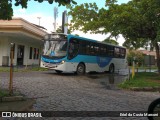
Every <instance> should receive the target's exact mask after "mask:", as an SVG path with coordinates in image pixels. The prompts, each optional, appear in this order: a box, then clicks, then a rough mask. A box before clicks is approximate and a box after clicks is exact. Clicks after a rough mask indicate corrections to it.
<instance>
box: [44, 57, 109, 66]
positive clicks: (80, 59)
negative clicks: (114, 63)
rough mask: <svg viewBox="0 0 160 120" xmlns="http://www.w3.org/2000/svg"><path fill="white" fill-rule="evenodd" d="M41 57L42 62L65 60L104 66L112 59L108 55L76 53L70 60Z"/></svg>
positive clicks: (54, 62)
mask: <svg viewBox="0 0 160 120" xmlns="http://www.w3.org/2000/svg"><path fill="white" fill-rule="evenodd" d="M41 59H42V61H44V62H47V63H53V64H56V63H60V62H62V60H65V61H66V62H75V63H79V62H84V63H94V64H98V66H99V67H106V66H107V65H108V64H109V63H110V61H111V60H112V58H110V57H99V56H87V55H77V56H76V57H75V58H73V59H71V60H68V59H66V58H63V59H58V60H53V59H47V58H44V57H42V58H41Z"/></svg>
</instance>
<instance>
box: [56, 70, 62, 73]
mask: <svg viewBox="0 0 160 120" xmlns="http://www.w3.org/2000/svg"><path fill="white" fill-rule="evenodd" d="M55 71H56V73H62V72H63V71H61V70H55Z"/></svg>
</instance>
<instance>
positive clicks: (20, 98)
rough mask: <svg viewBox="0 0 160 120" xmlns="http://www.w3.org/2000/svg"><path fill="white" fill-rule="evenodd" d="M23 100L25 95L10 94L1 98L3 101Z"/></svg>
mask: <svg viewBox="0 0 160 120" xmlns="http://www.w3.org/2000/svg"><path fill="white" fill-rule="evenodd" d="M23 100H25V98H24V97H23V96H9V97H2V98H1V102H13V101H23Z"/></svg>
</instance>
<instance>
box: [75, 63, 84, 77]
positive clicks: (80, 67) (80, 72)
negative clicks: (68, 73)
mask: <svg viewBox="0 0 160 120" xmlns="http://www.w3.org/2000/svg"><path fill="white" fill-rule="evenodd" d="M76 73H77V74H78V75H84V74H85V65H84V64H83V63H79V64H78V66H77V72H76Z"/></svg>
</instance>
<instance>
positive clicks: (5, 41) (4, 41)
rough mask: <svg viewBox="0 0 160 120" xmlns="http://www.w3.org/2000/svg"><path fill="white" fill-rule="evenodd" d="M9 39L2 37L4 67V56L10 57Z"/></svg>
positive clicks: (0, 45) (0, 47) (0, 57)
mask: <svg viewBox="0 0 160 120" xmlns="http://www.w3.org/2000/svg"><path fill="white" fill-rule="evenodd" d="M8 47H9V46H8V38H6V37H0V66H2V60H3V57H4V56H8V57H9V49H8Z"/></svg>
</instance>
